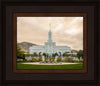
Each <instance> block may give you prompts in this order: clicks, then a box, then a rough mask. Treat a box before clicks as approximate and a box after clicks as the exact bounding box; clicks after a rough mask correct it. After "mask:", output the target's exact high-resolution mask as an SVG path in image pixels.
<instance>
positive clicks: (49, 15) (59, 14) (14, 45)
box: [13, 13, 87, 73]
mask: <svg viewBox="0 0 100 86" xmlns="http://www.w3.org/2000/svg"><path fill="white" fill-rule="evenodd" d="M13 16H14V17H13V22H14V23H13V58H14V59H13V72H14V73H86V72H87V13H14V14H13ZM32 16H33V17H34V16H35V17H40V16H41V17H54V16H55V17H68V16H69V17H83V50H84V57H83V58H84V64H83V69H76V70H75V69H71V70H68V69H66V70H65V69H64V70H61V69H59V70H58V69H57V70H52V69H49V70H43V69H42V70H41V71H40V70H39V69H38V70H36V69H33V70H31V69H27V70H22V69H20V70H18V69H17V65H16V64H17V63H16V58H17V55H16V53H17V51H16V50H17V49H16V46H17V17H32Z"/></svg>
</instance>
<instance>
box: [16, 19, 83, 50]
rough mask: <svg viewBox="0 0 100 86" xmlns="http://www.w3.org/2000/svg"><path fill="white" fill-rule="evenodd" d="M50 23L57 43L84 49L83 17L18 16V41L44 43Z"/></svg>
mask: <svg viewBox="0 0 100 86" xmlns="http://www.w3.org/2000/svg"><path fill="white" fill-rule="evenodd" d="M50 23H51V31H52V39H53V41H54V42H56V44H57V45H66V46H70V47H71V48H72V49H76V50H79V49H83V17H17V41H18V42H31V43H35V44H38V45H44V42H46V41H47V40H48V31H49V29H50V26H49V24H50Z"/></svg>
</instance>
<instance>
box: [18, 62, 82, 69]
mask: <svg viewBox="0 0 100 86" xmlns="http://www.w3.org/2000/svg"><path fill="white" fill-rule="evenodd" d="M17 69H83V64H67V65H33V64H22V63H17Z"/></svg>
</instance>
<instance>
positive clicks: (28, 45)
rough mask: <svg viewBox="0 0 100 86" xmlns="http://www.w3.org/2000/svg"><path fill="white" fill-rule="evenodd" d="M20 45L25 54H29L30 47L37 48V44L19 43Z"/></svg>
mask: <svg viewBox="0 0 100 86" xmlns="http://www.w3.org/2000/svg"><path fill="white" fill-rule="evenodd" d="M18 44H19V46H20V47H21V49H22V50H23V51H25V52H28V51H29V47H31V46H36V44H33V43H29V42H21V43H18Z"/></svg>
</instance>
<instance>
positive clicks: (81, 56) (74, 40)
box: [13, 13, 87, 73]
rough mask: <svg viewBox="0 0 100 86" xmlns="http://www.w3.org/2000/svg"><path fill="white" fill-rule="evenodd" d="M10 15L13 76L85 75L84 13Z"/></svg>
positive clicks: (85, 42) (85, 23) (85, 20)
mask: <svg viewBox="0 0 100 86" xmlns="http://www.w3.org/2000/svg"><path fill="white" fill-rule="evenodd" d="M13 15H14V17H13V21H14V25H13V26H14V28H13V29H14V30H13V31H14V32H13V33H14V34H13V39H14V42H13V43H14V44H13V45H14V46H13V49H14V54H13V58H14V59H13V63H14V64H13V71H14V72H15V73H86V72H87V14H86V13H14V14H13ZM53 39H54V40H55V41H53ZM68 44H69V45H68ZM16 48H17V49H16ZM40 70H41V71H40Z"/></svg>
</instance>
